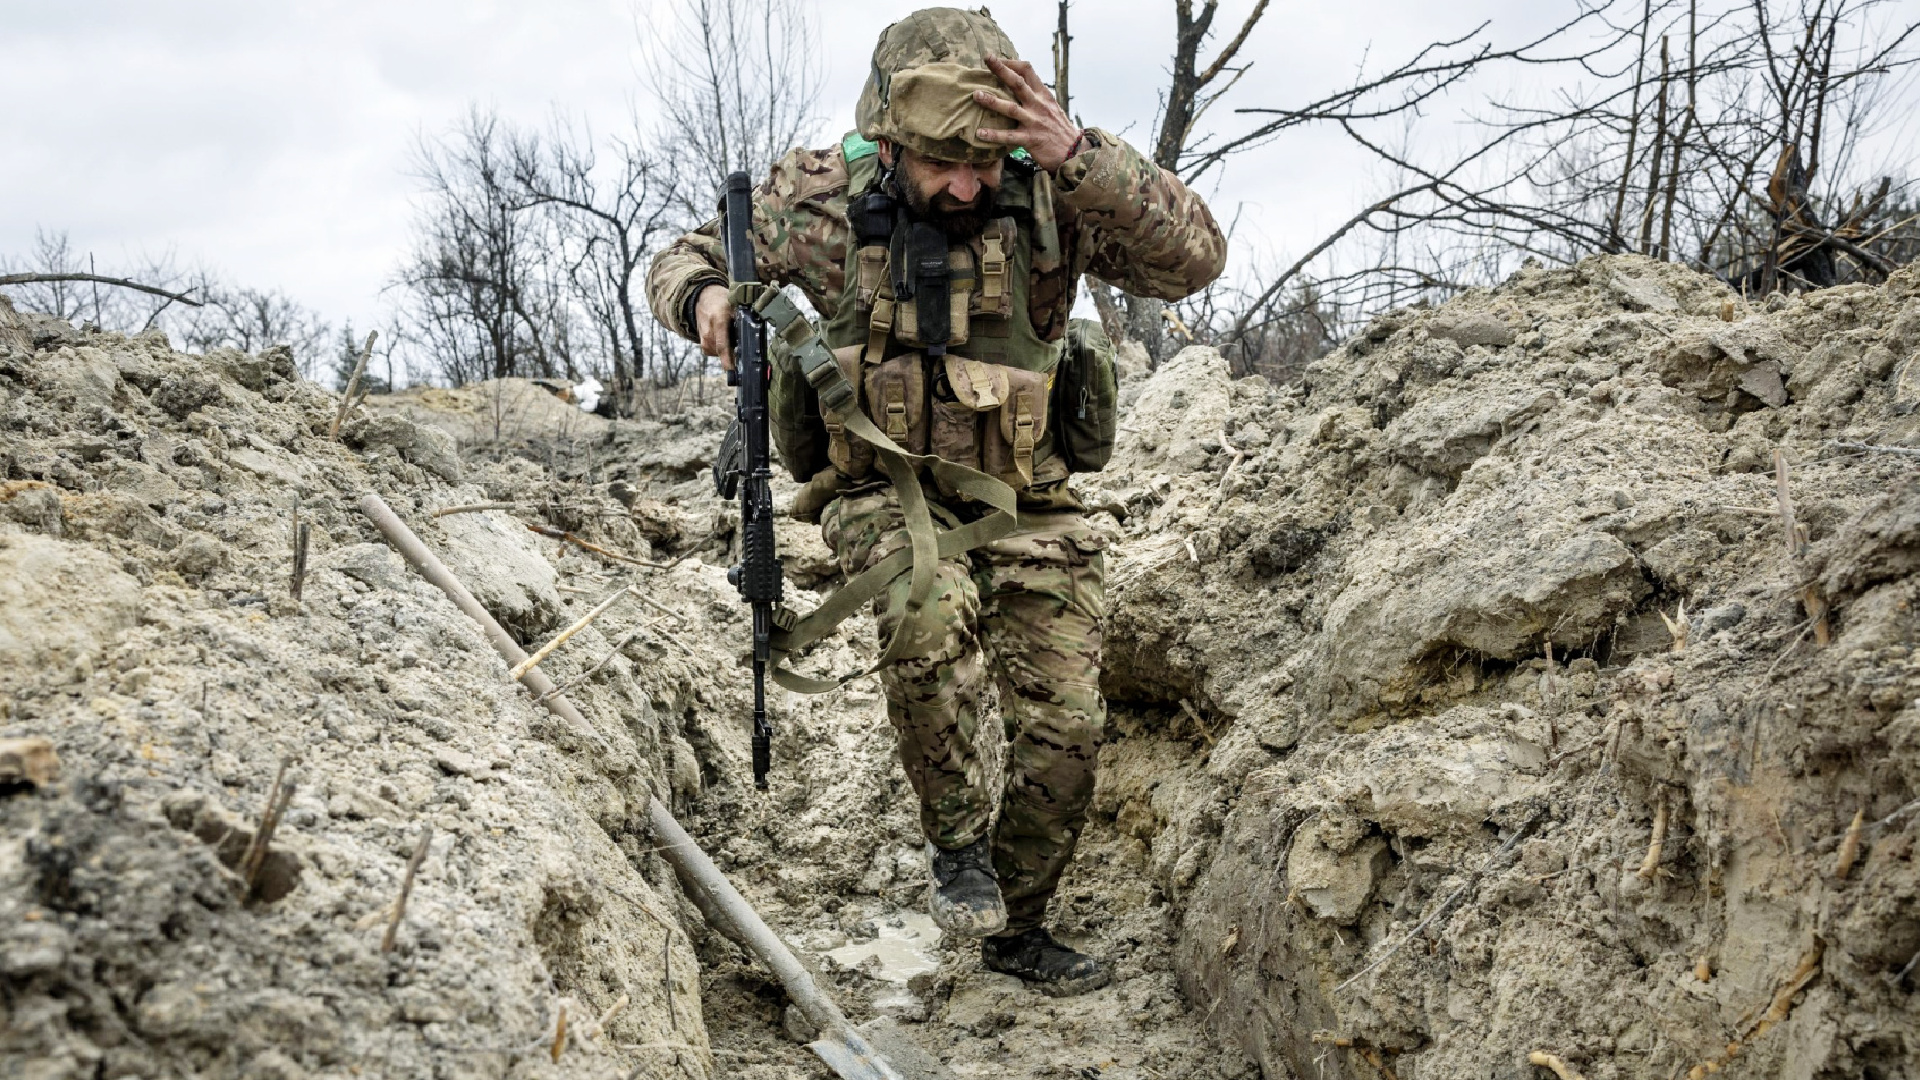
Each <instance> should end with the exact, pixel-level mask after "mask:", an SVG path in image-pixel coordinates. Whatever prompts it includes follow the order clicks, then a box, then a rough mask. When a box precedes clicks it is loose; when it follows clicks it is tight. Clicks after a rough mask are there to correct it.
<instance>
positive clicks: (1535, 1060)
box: [1527, 1050, 1586, 1080]
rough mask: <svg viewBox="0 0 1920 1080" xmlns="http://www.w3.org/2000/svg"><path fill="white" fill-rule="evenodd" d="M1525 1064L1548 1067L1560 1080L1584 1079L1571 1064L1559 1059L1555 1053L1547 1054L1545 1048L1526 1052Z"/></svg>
mask: <svg viewBox="0 0 1920 1080" xmlns="http://www.w3.org/2000/svg"><path fill="white" fill-rule="evenodd" d="M1527 1064H1529V1065H1538V1066H1540V1067H1541V1068H1543V1069H1549V1070H1551V1071H1552V1072H1553V1075H1555V1076H1557V1077H1559V1078H1560V1080H1586V1078H1585V1077H1583V1076H1581V1075H1580V1074H1579V1073H1577V1072H1575V1071H1574V1070H1573V1067H1572V1066H1570V1065H1568V1064H1567V1063H1566V1062H1565V1061H1563V1060H1561V1059H1560V1058H1559V1057H1558V1056H1557V1055H1554V1054H1549V1053H1547V1052H1546V1051H1545V1050H1535V1051H1534V1052H1533V1053H1531V1054H1528V1055H1527Z"/></svg>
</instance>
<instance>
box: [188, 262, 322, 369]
mask: <svg viewBox="0 0 1920 1080" xmlns="http://www.w3.org/2000/svg"><path fill="white" fill-rule="evenodd" d="M204 295H205V297H206V300H205V303H204V306H202V307H200V308H199V310H197V311H195V312H193V313H192V314H191V315H187V316H184V317H181V318H178V319H176V320H174V325H175V326H176V327H177V330H178V337H179V339H180V343H181V344H182V345H183V346H184V347H185V348H187V349H189V350H192V351H195V352H206V351H208V350H210V349H218V348H229V349H239V350H240V351H241V352H250V353H257V352H259V351H260V350H262V349H264V348H267V347H268V346H271V345H285V346H287V347H288V348H289V349H291V350H292V351H293V359H294V364H295V366H296V367H298V368H299V370H300V374H301V376H302V377H304V378H307V379H311V380H313V381H315V382H319V381H321V380H322V379H323V378H324V376H325V375H326V370H325V368H326V361H327V359H328V357H327V347H328V346H327V341H328V338H329V337H330V336H331V334H332V329H331V328H330V327H329V326H328V325H327V323H326V321H325V320H324V319H322V318H321V317H320V315H319V314H318V313H317V312H315V311H313V310H312V309H311V308H308V307H307V306H306V305H304V304H301V303H300V302H299V301H297V300H294V299H293V298H291V297H289V296H287V295H286V294H285V293H282V292H280V291H279V290H277V289H274V290H260V289H250V288H228V287H225V286H221V285H210V286H208V287H207V288H206V291H205V293H204Z"/></svg>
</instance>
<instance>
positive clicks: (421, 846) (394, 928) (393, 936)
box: [380, 825, 433, 953]
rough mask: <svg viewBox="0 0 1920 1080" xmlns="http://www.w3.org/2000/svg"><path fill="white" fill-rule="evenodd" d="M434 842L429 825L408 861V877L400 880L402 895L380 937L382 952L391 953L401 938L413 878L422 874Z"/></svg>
mask: <svg viewBox="0 0 1920 1080" xmlns="http://www.w3.org/2000/svg"><path fill="white" fill-rule="evenodd" d="M432 842H433V826H431V825H428V826H426V827H425V828H424V829H422V830H421V832H420V842H419V843H418V844H415V845H414V846H413V856H412V857H411V858H409V859H408V860H407V872H406V875H405V876H403V877H402V878H401V879H400V895H399V896H398V897H395V898H394V901H393V913H392V914H391V915H389V916H388V917H387V932H386V933H384V934H382V935H380V951H381V952H383V953H390V952H392V951H393V946H394V942H396V941H397V940H399V937H400V921H401V920H402V919H405V918H406V917H407V897H409V896H412V895H413V878H414V875H416V874H418V873H419V872H420V864H421V863H423V862H426V861H427V847H428V845H430V844H431V843H432Z"/></svg>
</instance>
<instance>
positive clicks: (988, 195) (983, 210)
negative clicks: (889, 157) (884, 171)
mask: <svg viewBox="0 0 1920 1080" xmlns="http://www.w3.org/2000/svg"><path fill="white" fill-rule="evenodd" d="M899 187H900V189H901V193H902V195H904V197H905V198H906V202H907V210H908V211H909V212H910V213H912V214H913V216H914V217H915V218H916V219H918V220H920V221H924V222H927V223H928V224H930V225H932V226H934V227H935V228H937V229H939V230H940V232H941V233H942V234H944V235H945V236H946V238H947V239H949V240H971V239H973V238H974V237H976V236H979V235H980V233H981V232H982V231H983V230H985V229H986V227H987V220H988V218H989V217H990V216H991V214H992V211H993V189H992V188H990V187H988V186H987V185H985V184H982V185H980V194H978V195H975V196H974V197H973V201H972V202H961V201H960V200H959V199H956V198H954V197H953V196H951V195H949V194H947V193H946V192H944V191H942V192H940V193H938V194H936V195H933V196H928V195H927V193H926V192H924V191H921V190H920V189H919V188H918V187H917V186H915V185H914V183H913V181H912V180H911V179H909V178H907V177H904V176H903V177H901V178H900V184H899Z"/></svg>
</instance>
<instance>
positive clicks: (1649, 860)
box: [1638, 793, 1667, 881]
mask: <svg viewBox="0 0 1920 1080" xmlns="http://www.w3.org/2000/svg"><path fill="white" fill-rule="evenodd" d="M1656 798H1657V799H1658V801H1657V802H1655V803H1654V806H1653V842H1652V843H1651V844H1648V845H1647V857H1646V859H1645V860H1644V861H1642V862H1641V863H1640V869H1639V871H1638V873H1639V876H1640V880H1642V881H1652V880H1653V875H1654V874H1656V873H1658V872H1659V870H1660V854H1661V852H1662V851H1663V850H1664V849H1665V848H1666V846H1667V797H1666V795H1665V794H1664V793H1663V794H1661V795H1658V796H1656Z"/></svg>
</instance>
